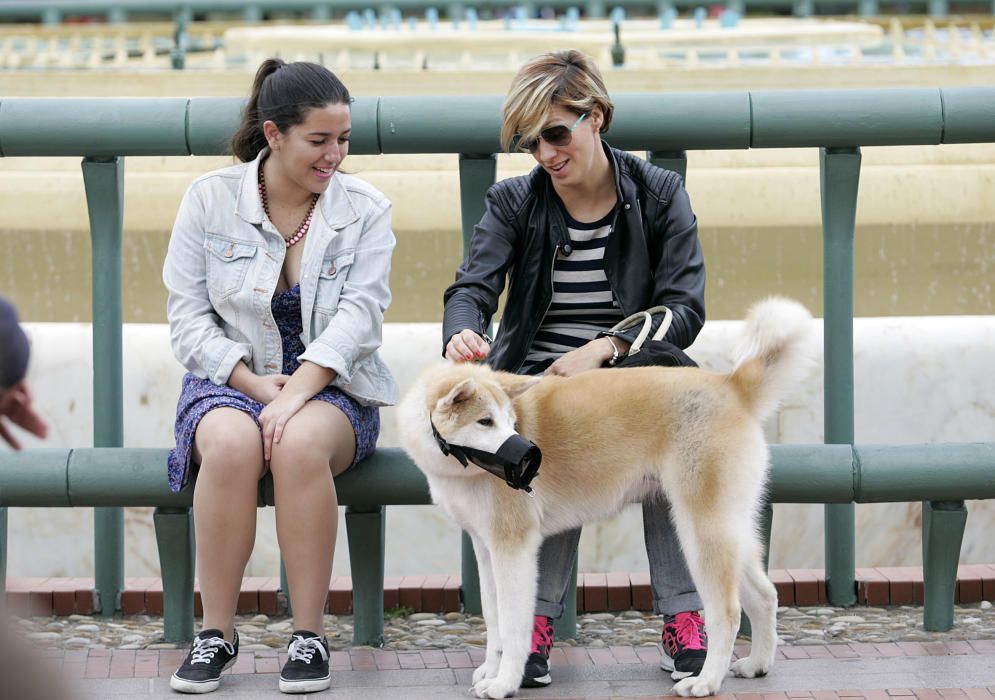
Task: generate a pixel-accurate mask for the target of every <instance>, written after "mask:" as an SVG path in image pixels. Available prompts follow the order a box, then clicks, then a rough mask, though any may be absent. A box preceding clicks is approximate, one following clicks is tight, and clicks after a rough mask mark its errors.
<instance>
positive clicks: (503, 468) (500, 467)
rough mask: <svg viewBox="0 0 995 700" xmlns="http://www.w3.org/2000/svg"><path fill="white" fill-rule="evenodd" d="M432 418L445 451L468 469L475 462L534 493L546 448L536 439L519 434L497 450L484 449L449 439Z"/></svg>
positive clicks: (510, 482) (441, 447)
mask: <svg viewBox="0 0 995 700" xmlns="http://www.w3.org/2000/svg"><path fill="white" fill-rule="evenodd" d="M429 422H430V423H431V425H432V437H434V438H435V442H436V444H437V445H438V446H439V449H440V450H442V454H444V455H446V456H447V457H449V456H452V457H455V458H456V459H457V460H458V461H459V463H460V464H462V465H463V468H464V469H466V467H467V465H468V464H469V463H470V462H473V463H474V464H475V465H477V466H478V467H480V468H481V469H483V470H484V471H487V472H490V473H491V474H493V475H494V476H497V477H500V478H502V479H504V481H505V483H506V484H508V486H510V487H511V488H513V489H519V490H522V491H525V493H527V494H529V495H530V496H531V495H532V489H531V487H530V486H529V484H530V483H531V482H532V479H534V478H535V476H536V474H538V473H539V465H540V464H541V463H542V452H541V451H540V450H539V448H538V447H537V446H536V445H535V443H533V442H531V441H529V440H526V439H525V438H523V437H522V436H521V435H518V434H515V435H512V436H511V437H509V438H508V439H507V440H505V441H504V442H503V443H501V446H500V447H499V448H498V451H497V452H484V451H483V450H478V449H476V448H474V447H467V446H465V445H453V444H451V443H448V442H446V440H445V438H443V437H442V435H440V434H439V431H438V429H436V427H435V423H434V422H432V421H429Z"/></svg>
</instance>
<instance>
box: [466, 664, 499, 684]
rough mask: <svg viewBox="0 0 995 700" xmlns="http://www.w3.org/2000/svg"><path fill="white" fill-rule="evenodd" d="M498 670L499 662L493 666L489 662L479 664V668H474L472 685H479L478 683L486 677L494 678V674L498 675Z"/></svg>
mask: <svg viewBox="0 0 995 700" xmlns="http://www.w3.org/2000/svg"><path fill="white" fill-rule="evenodd" d="M497 671H498V667H497V664H494V665H493V666H492V665H490V664H487V663H484V664H481V665H480V666H477V668H475V669H474V670H473V677H472V678H471V680H470V682H471V684H472V685H477V683H479V682H480V681H482V680H484V679H485V678H493V677H494V676H496V675H497Z"/></svg>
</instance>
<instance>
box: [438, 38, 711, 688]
mask: <svg viewBox="0 0 995 700" xmlns="http://www.w3.org/2000/svg"><path fill="white" fill-rule="evenodd" d="M613 110H614V107H613V105H612V102H611V99H610V98H609V96H608V93H607V91H606V89H605V85H604V81H603V79H602V77H601V74H600V72H599V71H598V68H597V66H596V65H595V64H594V62H593V61H591V60H590V59H589V58H588V57H586V56H584V55H583V54H581V53H580V52H578V51H573V50H569V51H559V52H555V53H549V54H544V55H541V56H538V57H536V58H534V59H532V60H531V61H529V62H528V63H526V64H525V66H523V67H522V69H521V70H520V71H519V72H518V74H517V75H516V76H515V78H514V80H513V82H512V86H511V90H510V92H509V94H508V96H507V98H506V99H505V103H504V122H503V126H502V129H501V144H502V147H503V148H505V149H506V150H511V149H512V148H517V149H518V150H521V151H523V152H526V153H531V154H532V157H533V158H535V160H536V163H537V164H538V166H537V167H536V168H534V169H533V170H532V172H530V173H529V174H528V175H524V176H521V177H514V178H509V179H507V180H504V181H502V182H500V183H498V184H496V185H495V186H494V187H492V188H491V189H490V190H489V191H488V193H487V197H486V210H485V213H484V216H483V218H482V219H481V220H480V223H479V224H478V225H477V227H476V229H475V231H474V236H473V241H472V243H471V246H470V251H469V253H468V255H467V257H466V259H465V260H464V261H463V264H462V265H461V266H460V268H459V270H458V271H457V273H456V281H455V282H454V283H453V284H452V285H451V286H450V287H449V288H448V289H447V290H446V293H445V316H444V320H443V343H444V355H445V356H446V357H447V358H448V359H450V360H452V361H454V362H466V361H474V360H484V359H486V360H487V362H488V363H489V364H490V365H491V366H492V367H494V368H495V369H499V370H506V371H510V372H518V373H524V374H542V373H546V374H557V375H561V376H571V375H574V374H577V373H579V372H583V371H585V370H589V369H595V368H597V367H607V366H614V365H615V364H616V363H618V362H619V361H620V360H621V359H622V358H624V357H625V354H626V351H627V349H628V347H629V343H630V342H631V340H633V339H634V336H635V330H636V329H634V330H633V331H632V335H631V336H630V335H628V334H626V333H609V331H610V329H611V328H612V326H613V325H615V324H616V323H617V322H618V321H620V320H622V319H623V318H625V317H626V316H628V315H630V314H632V313H635V312H638V311H642V310H646V309H649V308H651V307H654V306H661V305H665V306H667V307H669V308H670V310H671V311H672V312H673V321H672V323H671V326H670V328H669V330H668V331H667V333H666V335H665V337H664V340H665V341H667V342H669V343H672V344H673V345H675V346H677V347H678V348H686V347H688V346H689V345H690V344H691V343H692V342H693V341H694V339H695V336H697V334H698V331H699V330H701V326H702V324H703V322H704V319H705V308H704V289H705V267H704V261H703V258H702V253H701V246H700V245H699V243H698V233H697V220H696V218H695V215H694V213H693V212H692V210H691V205H690V202H689V200H688V196H687V193H686V192H685V190H684V186H683V182H682V181H681V178H680V176H679V175H677V174H676V173H673V172H670V171H667V170H663V169H661V168H657V167H655V166H653V165H651V164H649V163H647V162H646V161H645V160H643V159H641V158H637V157H636V156H633V155H630V154H628V153H625V152H623V151H619V150H617V149H614V148H611V147H610V146H608V144H607V143H605V142H604V141H603V140H602V138H601V134H603V133H605V132H606V131H607V130H608V127H609V126H610V125H611V120H612V113H613ZM506 283H507V285H508V295H507V300H506V302H505V307H504V313H503V314H502V317H501V324H500V329H499V331H498V334H497V338H496V339H495V340H494V341H493V344H492V343H491V341H490V339H489V338H488V337H487V335H486V329H487V327H488V325H489V324H490V321H491V317H492V315H493V314H494V312H495V311H496V310H497V306H498V297H499V296H500V295H501V293H502V291H503V290H504V287H505V284H506ZM653 320H654V330H655V329H656V327H658V326H659V324H660V323H661V322H662V320H663V314H656V315H654V319H653ZM675 351H676V348H675ZM675 355H677V356H680V355H682V353H680V352H675ZM592 400H595V398H594V397H592ZM619 440H620V441H624V436H621V435H620V436H619ZM669 511H670V507H669V504H668V503H667V502H666V501H665V500H656V501H648V502H646V503H644V504H643V522H644V530H645V538H646V552H647V556H648V558H649V563H650V578H651V583H652V589H653V606H654V610H655V611H656V613H657V614H661V615H663V616H664V626H663V633H662V646H663V659H662V661H661V667H662V668H664V669H665V670H668V671H671V672H672V675H673V677H674V678H675V679H677V678H683V677H685V676H688V675H692V674H695V673H697V672H699V671H700V669H701V665H702V663H703V662H704V657H705V652H706V644H707V641H706V639H707V638H706V635H705V631H704V625H703V622H702V619H701V617H700V616H699V614H698V612H697V611H698V610H700V609H701V607H702V603H701V599H700V598H699V597H698V594H697V591H696V590H695V587H694V583H693V582H692V580H691V576H690V574H689V572H688V569H687V564H686V562H685V560H684V556H683V554H682V552H681V548H680V545H679V543H678V540H677V536H676V533H675V531H674V528H673V525H672V523H671V520H670V512H669ZM579 539H580V530H579V529H577V530H573V531H570V532H566V533H563V534H561V535H556V536H553V537H550V538H549V539H547V540H546V542H545V543H544V544H543V547H542V550H541V551H540V555H539V556H540V561H539V590H538V599H537V601H536V614H535V622H534V628H533V634H532V653H531V655H530V656H529V659H528V662H527V664H526V667H525V669H524V676H523V681H522V685H523V686H526V687H536V686H544V685H548V684H549V683H550V681H551V679H550V675H549V651H550V647H551V646H552V644H553V627H552V624H551V620H552V619H554V618H557V617H559V616H560V615H561V614H562V613H563V599H564V597H565V595H566V590H567V587H568V584H569V577H570V575H571V573H572V571H573V566H574V562H575V561H576V558H577V543H578V541H579Z"/></svg>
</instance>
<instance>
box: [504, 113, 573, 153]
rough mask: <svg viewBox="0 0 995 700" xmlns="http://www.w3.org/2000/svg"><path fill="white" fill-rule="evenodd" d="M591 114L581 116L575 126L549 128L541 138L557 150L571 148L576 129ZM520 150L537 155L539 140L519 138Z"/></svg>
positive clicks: (560, 125)
mask: <svg viewBox="0 0 995 700" xmlns="http://www.w3.org/2000/svg"><path fill="white" fill-rule="evenodd" d="M588 114H590V112H584V113H583V114H582V115H580V118H578V119H577V121H575V122H574V125H573V126H570V127H568V126H566V125H564V124H555V125H553V126H548V127H546V128H545V129H543V130H542V131H540V132H539V138H541V139H542V140H543V141H545V142H546V143H548V144H549V145H550V146H556V147H557V148H562V147H563V146H569V145H570V141H571V140H572V139H573V133H574V129H576V128H577V127H578V126H580V123H581V122H582V121H584V117H586V116H587V115H588ZM517 146H518V150H520V151H522V152H523V153H535V152H536V149H537V148H539V139H522V138H521V137H519V141H518V144H517Z"/></svg>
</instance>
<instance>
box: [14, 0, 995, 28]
mask: <svg viewBox="0 0 995 700" xmlns="http://www.w3.org/2000/svg"><path fill="white" fill-rule="evenodd" d="M723 4H724V5H725V6H726V7H727V8H729V9H731V10H735V11H736V12H739V13H740V14H743V13H745V12H746V11H747V10H750V9H760V10H769V9H790V10H791V11H792V12H793V13H794V14H795V15H798V16H809V15H812V14H814V13H815V2H814V0H724V2H723ZM818 4H819V7H820V9H821V10H823V11H825V10H826V9H827V8H832V9H833V10H834V11H836V12H837V13H839V14H859V15H861V16H864V17H873V16H876V15H877V14H878V13H879V11H880V0H819V3H818ZM609 5H610V6H612V7H614V6H616V5H619V6H624V7H625V8H627V9H629V10H633V11H638V10H643V11H650V12H655V13H657V14H658V15H660V16H663V15H665V14H666V13H668V12H670V11H671V10H673V9H677V8H682V9H683V8H696V7H704V6H705V5H706V3H703V2H701V0H625V1H624V2H611V3H609V2H608V0H542V2H539V1H538V0H475V1H474V2H468V1H467V0H443V1H442V2H438V1H436V0H375V1H369V0H367V1H364V0H0V21H2V20H4V19H7V20H10V19H17V20H36V21H41V22H44V23H45V24H59V23H61V22H62V21H63V20H64V19H65V18H66V17H73V16H81V15H83V16H99V17H104V18H105V19H106V20H107V21H108V22H110V23H114V24H121V23H124V22H127V21H129V20H134V19H140V18H143V17H149V16H163V15H169V16H172V17H174V18H177V19H180V18H182V19H186V20H190V19H192V18H193V15H194V13H212V14H229V15H231V16H233V17H237V18H239V19H241V20H242V21H244V22H259V21H262V20H263V18H264V17H265V16H266V14H267V13H279V14H280V15H287V14H291V13H293V14H297V15H299V16H301V17H306V18H308V19H312V20H316V21H327V20H329V19H332V18H333V17H338V18H341V17H342V16H344V15H345V13H346V12H348V11H350V10H364V9H366V8H371V7H372V8H375V9H376V10H378V11H379V12H380V13H381V14H386V13H388V12H390V11H392V10H402V11H405V12H423V11H425V10H427V9H429V8H434V7H440V8H441V9H443V10H444V11H445V12H447V13H448V15H449V16H450V17H451V18H460V19H462V18H463V16H464V14H465V11H466V9H467V8H470V7H472V8H475V9H489V10H507V9H510V8H516V7H523V8H525V10H526V12H527V13H528V14H529V15H531V14H533V13H534V12H535V11H536V9H537V8H538V7H540V6H542V7H546V6H551V7H556V8H568V7H576V6H580V7H582V8H583V9H584V12H585V13H586V16H587V17H605V16H606V10H607V9H608V7H609ZM905 5H906V6H911V7H912V8H915V9H917V10H919V11H926V12H928V13H929V14H930V15H931V16H933V17H945V16H946V15H947V14H949V12H950V8H951V6H958V7H967V8H974V7H977V6H978V3H977V2H976V1H975V0H915V2H912V3H905ZM990 7H991V12H992V13H993V14H995V1H993V2H991V3H990ZM907 11H908V10H906V12H907Z"/></svg>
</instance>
